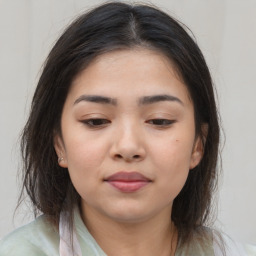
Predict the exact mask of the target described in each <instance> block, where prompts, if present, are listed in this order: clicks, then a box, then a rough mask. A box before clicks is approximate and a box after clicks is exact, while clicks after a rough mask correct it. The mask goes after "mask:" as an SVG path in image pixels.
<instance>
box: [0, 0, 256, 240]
mask: <svg viewBox="0 0 256 256" xmlns="http://www.w3.org/2000/svg"><path fill="white" fill-rule="evenodd" d="M101 2H103V1H89V0H43V1H42V0H41V1H40V0H31V1H29V0H0V72H1V74H0V120H1V125H0V141H1V143H0V177H1V178H0V202H1V211H0V238H1V237H2V236H4V235H5V234H6V233H8V232H10V231H11V230H13V229H14V228H16V227H18V226H20V225H22V224H24V223H27V222H28V221H29V220H30V219H31V218H32V216H31V215H30V214H27V213H26V208H25V207H22V208H21V209H20V211H19V212H18V214H17V216H16V217H15V219H14V220H13V218H12V217H13V211H14V209H15V205H16V201H17V197H18V191H19V186H20V185H19V182H18V179H17V170H18V166H19V165H20V156H19V145H18V138H19V133H20V131H21V129H22V126H23V125H24V122H25V120H26V117H27V114H28V109H29V105H30V101H31V97H32V95H33V91H34V89H35V86H36V82H37V80H38V77H39V75H40V68H41V65H42V63H43V61H44V59H45V57H46V55H47V53H48V52H49V49H50V48H51V46H52V45H53V43H54V41H55V40H56V39H57V37H58V36H59V35H60V33H61V32H62V31H63V28H64V26H66V25H67V24H68V23H69V22H70V21H71V20H72V19H73V18H74V17H75V15H77V14H79V13H81V12H82V11H83V10H85V9H87V8H89V7H91V6H92V5H93V4H98V3H101ZM152 3H154V4H155V5H157V6H159V7H161V8H163V9H164V10H166V11H167V12H169V13H170V14H172V15H173V16H174V17H176V18H178V19H180V20H181V21H182V22H184V23H185V24H186V25H188V27H190V28H191V30H192V31H193V32H194V34H195V36H196V38H197V41H198V44H199V46H200V47H201V49H202V51H203V53H204V55H205V57H206V60H207V62H208V64H209V67H210V70H211V72H212V75H213V79H214V81H215V84H216V87H217V90H218V98H219V99H218V101H219V103H218V104H219V109H220V113H221V116H222V126H223V128H224V131H225V134H226V142H225V146H224V149H223V152H222V158H223V171H224V175H223V177H222V179H221V184H220V193H219V201H220V204H219V209H218V220H217V222H216V226H217V227H219V228H221V229H222V230H224V231H225V232H227V233H228V234H230V235H231V236H232V237H234V238H235V239H237V240H239V241H244V242H246V243H254V244H256V218H255V216H256V204H255V195H256V188H255V183H256V134H255V133H256V100H255V96H256V85H255V82H256V78H255V74H256V50H255V47H256V1H255V0H243V1H242V0H190V1H188V0H155V1H152ZM222 144H224V136H223V135H222Z"/></svg>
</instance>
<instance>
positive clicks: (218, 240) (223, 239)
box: [213, 230, 248, 256]
mask: <svg viewBox="0 0 256 256" xmlns="http://www.w3.org/2000/svg"><path fill="white" fill-rule="evenodd" d="M213 248H214V255H215V256H222V255H223V251H224V252H225V254H224V255H225V256H247V255H248V254H247V253H246V252H245V249H244V246H243V245H242V244H241V243H238V242H237V241H235V240H233V239H232V238H231V237H230V236H228V235H227V234H224V233H220V232H218V231H216V230H214V231H213Z"/></svg>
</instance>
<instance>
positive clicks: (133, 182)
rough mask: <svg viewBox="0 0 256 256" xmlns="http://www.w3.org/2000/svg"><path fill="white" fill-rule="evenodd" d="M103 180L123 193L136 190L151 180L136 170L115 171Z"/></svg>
mask: <svg viewBox="0 0 256 256" xmlns="http://www.w3.org/2000/svg"><path fill="white" fill-rule="evenodd" d="M104 181H105V182H108V183H109V184H110V185H111V186H113V187H114V188H116V189H118V190H119V191H121V192H125V193H131V192H135V191H138V190H140V189H141V188H143V187H145V186H146V185H148V184H149V183H150V182H151V180H150V179H148V178H147V177H145V176H144V175H142V174H140V173H138V172H117V173H115V174H113V175H111V176H109V177H107V178H106V179H105V180H104Z"/></svg>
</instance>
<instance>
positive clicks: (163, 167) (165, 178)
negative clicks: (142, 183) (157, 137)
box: [154, 138, 192, 199]
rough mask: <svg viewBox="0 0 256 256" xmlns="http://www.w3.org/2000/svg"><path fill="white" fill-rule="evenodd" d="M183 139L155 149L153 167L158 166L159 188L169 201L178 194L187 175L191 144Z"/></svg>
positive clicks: (157, 146)
mask: <svg viewBox="0 0 256 256" xmlns="http://www.w3.org/2000/svg"><path fill="white" fill-rule="evenodd" d="M183 139H184V138H183ZM183 139H178V138H176V139H172V140H169V141H168V142H166V143H160V144H157V145H156V147H155V158H154V161H155V164H154V165H155V166H158V170H157V172H158V177H159V179H158V181H159V186H160V187H161V188H163V190H164V191H163V194H166V196H170V195H171V199H174V198H175V197H176V196H177V195H178V194H179V192H180V191H181V189H182V188H183V186H184V184H185V182H186V179H187V176H188V173H189V166H190V159H191V150H192V145H191V144H192V143H191V142H189V141H185V140H183ZM164 188H166V189H164Z"/></svg>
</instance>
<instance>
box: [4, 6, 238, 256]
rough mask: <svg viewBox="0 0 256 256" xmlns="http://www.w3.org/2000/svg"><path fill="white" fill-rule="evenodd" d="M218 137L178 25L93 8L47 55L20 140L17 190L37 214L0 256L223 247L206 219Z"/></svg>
mask: <svg viewBox="0 0 256 256" xmlns="http://www.w3.org/2000/svg"><path fill="white" fill-rule="evenodd" d="M218 146H219V124H218V116H217V110H216V105H215V99H214V91H213V85H212V81H211V76H210V73H209V70H208V68H207V65H206V63H205V60H204V57H203V55H202V53H201V51H200V49H199V48H198V46H197V44H196V43H195V42H194V41H193V40H192V39H191V37H190V36H189V35H188V33H187V32H186V31H185V29H184V28H183V27H182V26H181V25H180V24H179V23H178V22H177V21H176V20H174V19H173V18H171V17H170V16H168V15H167V14H165V13H164V12H162V11H160V10H158V9H156V8H153V7H150V6H146V5H129V4H124V3H118V2H112V3H107V4H104V5H101V6H99V7H97V8H95V9H93V10H92V11H90V12H88V13H85V14H83V15H81V16H80V17H79V18H78V19H77V20H75V21H74V22H73V23H72V24H71V25H70V26H69V27H68V28H67V29H66V31H65V32H64V33H63V35H62V36H61V37H60V38H59V40H58V41H57V43H56V44H55V46H54V47H53V49H52V50H51V52H50V54H49V56H48V58H47V61H46V63H45V66H44V69H43V72H42V75H41V77H40V79H39V82H38V85H37V88H36V91H35V94H34V98H33V101H32V107H31V112H30V116H29V119H28V121H27V124H26V126H25V128H24V132H23V136H22V143H21V148H22V153H23V160H24V168H23V169H24V176H23V178H24V181H23V189H22V194H23V192H24V191H26V192H27V194H28V196H29V197H30V199H31V201H32V203H33V206H34V211H35V213H36V214H37V213H43V215H42V216H40V217H38V218H37V219H36V220H35V221H34V222H32V223H30V224H28V225H27V226H25V227H22V228H20V229H19V230H17V231H14V232H13V233H12V234H10V235H9V236H7V237H6V238H5V239H4V240H3V241H2V242H1V245H0V254H1V255H62V256H63V255H111V256H114V255H122V256H125V255H162V256H165V255H166V256H167V255H168V256H170V255H172V256H173V255H175V256H181V255H209V256H210V255H217V254H218V255H220V253H221V254H223V255H224V254H225V250H224V248H223V246H224V244H223V243H222V239H221V237H220V236H219V235H217V234H214V232H213V230H211V229H210V228H207V227H206V226H207V223H208V222H209V218H210V214H211V206H212V194H213V192H214V190H215V188H216V186H217V178H218V171H217V168H216V163H217V158H218ZM217 251H218V252H217ZM232 255H234V254H232Z"/></svg>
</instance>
